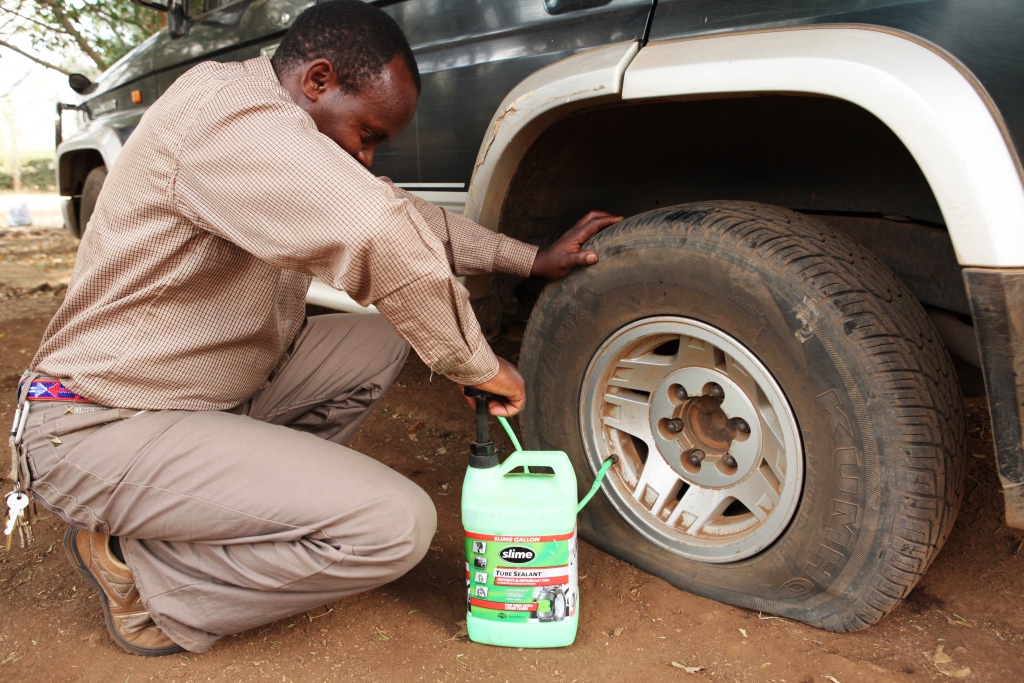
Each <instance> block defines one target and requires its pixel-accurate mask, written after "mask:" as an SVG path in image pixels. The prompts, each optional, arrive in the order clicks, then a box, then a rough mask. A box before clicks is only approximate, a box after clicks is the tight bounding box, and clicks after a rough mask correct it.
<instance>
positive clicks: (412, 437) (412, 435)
mask: <svg viewBox="0 0 1024 683" xmlns="http://www.w3.org/2000/svg"><path fill="white" fill-rule="evenodd" d="M419 440H420V438H419V437H418V436H416V435H415V434H410V435H409V441H419Z"/></svg>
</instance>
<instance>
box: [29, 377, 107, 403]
mask: <svg viewBox="0 0 1024 683" xmlns="http://www.w3.org/2000/svg"><path fill="white" fill-rule="evenodd" d="M25 400H26V401H75V402H78V403H92V401H90V400H89V399H87V398H86V397H85V396H82V395H81V394H76V393H75V392H73V391H71V389H68V388H67V387H66V386H64V385H63V384H61V382H60V380H59V379H35V380H32V382H31V384H29V385H28V391H27V392H26V393H25Z"/></svg>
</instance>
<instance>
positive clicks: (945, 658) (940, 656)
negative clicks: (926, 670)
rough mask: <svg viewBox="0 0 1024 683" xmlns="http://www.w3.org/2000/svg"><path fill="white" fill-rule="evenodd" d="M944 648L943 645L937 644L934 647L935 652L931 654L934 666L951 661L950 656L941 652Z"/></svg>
mask: <svg viewBox="0 0 1024 683" xmlns="http://www.w3.org/2000/svg"><path fill="white" fill-rule="evenodd" d="M945 648H946V646H945V645H939V646H938V647H937V648H935V654H933V655H932V662H934V663H935V665H936V666H938V665H939V664H949V663H950V662H952V661H953V658H952V657H950V656H949V655H947V654H946V653H945V652H943V650H944V649H945Z"/></svg>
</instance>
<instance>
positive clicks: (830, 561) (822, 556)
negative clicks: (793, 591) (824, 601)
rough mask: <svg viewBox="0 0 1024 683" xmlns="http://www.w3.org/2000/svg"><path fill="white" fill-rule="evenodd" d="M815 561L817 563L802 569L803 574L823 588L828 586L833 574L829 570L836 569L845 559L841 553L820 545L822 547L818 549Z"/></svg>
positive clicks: (809, 563) (810, 563)
mask: <svg viewBox="0 0 1024 683" xmlns="http://www.w3.org/2000/svg"><path fill="white" fill-rule="evenodd" d="M815 559H817V560H818V561H817V562H808V563H807V566H806V567H804V573H805V574H807V576H809V577H811V578H812V579H814V580H815V581H817V582H818V583H819V584H821V585H822V586H825V585H827V584H828V582H829V579H831V578H832V577H833V572H832V571H829V570H830V569H832V568H833V567H836V568H838V567H839V565H840V564H841V563H842V561H843V560H844V559H846V558H844V557H843V554H842V553H840V552H837V551H835V550H833V549H832V548H830V547H828V546H827V545H824V544H822V546H821V547H820V548H818V552H817V554H816V555H815Z"/></svg>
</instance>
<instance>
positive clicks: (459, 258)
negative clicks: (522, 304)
mask: <svg viewBox="0 0 1024 683" xmlns="http://www.w3.org/2000/svg"><path fill="white" fill-rule="evenodd" d="M381 180H382V181H384V182H386V183H387V184H388V185H390V186H391V187H392V188H393V191H394V192H395V195H396V196H399V197H403V198H405V199H408V200H409V201H411V202H412V204H413V206H415V207H416V210H417V211H418V212H419V213H420V215H421V216H423V219H424V220H425V221H426V222H427V226H428V227H429V228H430V231H431V232H433V233H434V236H436V237H437V239H438V240H440V241H441V244H443V245H444V247H445V252H446V255H447V257H448V263H449V265H450V266H451V268H452V272H454V273H455V274H456V275H477V274H479V273H508V274H510V275H518V276H519V277H529V276H530V272H531V271H532V270H533V261H534V259H536V258H537V250H538V247H536V246H534V245H532V244H527V243H526V242H520V241H519V240H517V239H514V238H512V237H509V236H507V235H502V234H500V233H497V232H494V231H493V230H488V229H487V228H485V227H484V226H482V225H480V224H479V223H476V222H474V221H471V220H470V219H468V218H466V217H465V216H460V215H459V214H455V213H452V212H450V211H446V210H445V209H442V208H441V207H439V206H435V205H433V204H431V203H430V202H428V201H427V200H425V199H422V198H420V197H417V196H416V195H414V194H413V193H411V192H407V191H405V190H403V189H401V188H398V187H395V186H394V185H393V184H392V183H391V181H390V180H389V179H388V178H381Z"/></svg>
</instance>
